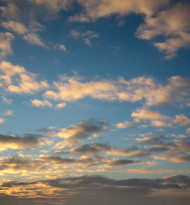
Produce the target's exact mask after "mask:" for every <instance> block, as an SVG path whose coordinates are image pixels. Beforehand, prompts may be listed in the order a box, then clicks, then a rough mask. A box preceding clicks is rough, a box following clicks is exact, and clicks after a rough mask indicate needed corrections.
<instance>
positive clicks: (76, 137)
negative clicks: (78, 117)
mask: <svg viewBox="0 0 190 205" xmlns="http://www.w3.org/2000/svg"><path fill="white" fill-rule="evenodd" d="M107 126H108V123H107V122H106V121H98V120H94V119H89V120H86V121H83V122H79V123H78V124H76V125H71V126H70V127H69V128H62V129H59V131H58V132H57V133H56V134H55V135H56V136H58V137H60V138H64V139H65V140H64V141H61V142H58V143H57V144H56V145H55V146H54V149H63V148H65V147H72V146H73V145H74V144H78V143H80V140H82V139H86V138H87V137H89V136H90V135H93V134H94V133H99V132H102V131H106V130H107V129H108V127H107Z"/></svg>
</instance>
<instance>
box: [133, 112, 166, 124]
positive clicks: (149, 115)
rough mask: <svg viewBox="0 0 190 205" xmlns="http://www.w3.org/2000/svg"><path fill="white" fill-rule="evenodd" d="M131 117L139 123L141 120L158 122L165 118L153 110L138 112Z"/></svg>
mask: <svg viewBox="0 0 190 205" xmlns="http://www.w3.org/2000/svg"><path fill="white" fill-rule="evenodd" d="M131 116H132V117H133V118H134V119H135V121H137V122H139V121H141V120H157V119H162V118H165V116H163V115H162V114H160V113H159V112H157V111H153V110H143V109H142V110H137V111H136V112H133V113H132V114H131Z"/></svg>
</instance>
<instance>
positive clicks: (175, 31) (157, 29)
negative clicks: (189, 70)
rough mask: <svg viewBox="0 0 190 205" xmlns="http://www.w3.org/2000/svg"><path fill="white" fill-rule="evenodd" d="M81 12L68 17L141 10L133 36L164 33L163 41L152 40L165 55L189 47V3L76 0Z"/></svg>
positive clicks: (90, 18)
mask: <svg viewBox="0 0 190 205" xmlns="http://www.w3.org/2000/svg"><path fill="white" fill-rule="evenodd" d="M78 2H79V4H81V5H82V7H83V12H82V13H80V14H79V15H75V16H73V17H70V20H71V21H80V22H89V21H96V20H97V19H99V18H103V17H110V16H111V15H114V14H116V15H118V16H126V15H129V14H132V13H135V14H142V15H143V17H144V21H145V23H143V24H141V25H140V26H139V28H138V29H137V32H136V36H137V37H138V38H140V39H146V40H152V39H153V38H155V37H157V36H164V37H165V38H166V39H165V41H162V42H155V43H154V46H156V47H157V48H158V49H159V50H160V51H161V52H165V53H166V58H172V57H174V56H175V55H176V53H177V51H178V50H179V49H180V48H184V47H186V48H189V47H190V33H189V27H190V23H189V12H190V5H189V4H188V3H176V4H170V2H171V1H170V0H167V1H163V0H162V1H159V2H158V1H155V0H143V1H137V0H135V1H134V0H133V1H122V0H119V1H116V0H111V1H108V0H103V1H97V0H92V1H91V0H88V1H85V0H78Z"/></svg>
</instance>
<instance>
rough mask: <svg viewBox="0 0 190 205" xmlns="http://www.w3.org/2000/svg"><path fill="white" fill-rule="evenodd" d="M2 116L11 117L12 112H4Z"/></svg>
mask: <svg viewBox="0 0 190 205" xmlns="http://www.w3.org/2000/svg"><path fill="white" fill-rule="evenodd" d="M3 115H4V116H11V115H13V111H12V110H7V111H6V112H4V113H3Z"/></svg>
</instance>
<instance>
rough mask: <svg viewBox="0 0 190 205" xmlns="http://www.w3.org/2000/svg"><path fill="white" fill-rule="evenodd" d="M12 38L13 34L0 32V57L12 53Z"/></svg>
mask: <svg viewBox="0 0 190 205" xmlns="http://www.w3.org/2000/svg"><path fill="white" fill-rule="evenodd" d="M13 39H14V36H13V34H11V33H9V32H5V33H3V32H0V58H4V57H6V56H7V55H9V54H11V53H12V47H11V42H12V40H13Z"/></svg>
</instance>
